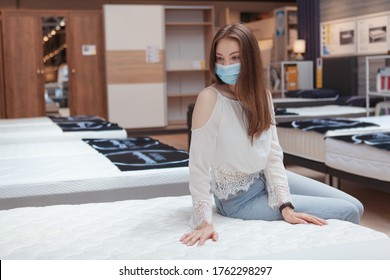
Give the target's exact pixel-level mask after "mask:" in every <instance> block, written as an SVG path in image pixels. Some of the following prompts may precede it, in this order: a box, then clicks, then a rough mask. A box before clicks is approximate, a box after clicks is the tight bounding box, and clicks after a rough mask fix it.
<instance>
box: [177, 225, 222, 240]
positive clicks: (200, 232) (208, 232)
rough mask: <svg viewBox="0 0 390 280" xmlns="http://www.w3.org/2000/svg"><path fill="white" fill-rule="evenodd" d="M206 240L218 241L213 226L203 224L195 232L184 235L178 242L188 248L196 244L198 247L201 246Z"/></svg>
mask: <svg viewBox="0 0 390 280" xmlns="http://www.w3.org/2000/svg"><path fill="white" fill-rule="evenodd" d="M207 239H212V240H213V241H217V240H218V233H217V232H216V231H215V230H214V226H213V225H212V224H209V223H206V222H205V223H203V224H201V225H200V226H198V228H197V229H196V230H193V231H191V232H188V233H186V234H184V235H183V236H182V237H181V238H180V242H181V243H183V244H186V245H188V246H192V245H194V244H196V243H198V246H202V245H203V244H204V243H205V242H206V240H207Z"/></svg>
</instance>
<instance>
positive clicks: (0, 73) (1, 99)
mask: <svg viewBox="0 0 390 280" xmlns="http://www.w3.org/2000/svg"><path fill="white" fill-rule="evenodd" d="M2 47H3V42H2V36H1V20H0V118H5V91H4V63H3V48H2Z"/></svg>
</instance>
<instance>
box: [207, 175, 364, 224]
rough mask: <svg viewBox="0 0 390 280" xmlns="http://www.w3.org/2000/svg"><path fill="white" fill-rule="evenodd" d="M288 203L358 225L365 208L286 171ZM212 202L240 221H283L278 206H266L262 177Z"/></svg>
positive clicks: (299, 208)
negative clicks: (234, 193) (238, 190)
mask: <svg viewBox="0 0 390 280" xmlns="http://www.w3.org/2000/svg"><path fill="white" fill-rule="evenodd" d="M287 174H288V182H289V186H290V192H291V200H292V201H291V202H292V203H293V205H294V207H295V211H296V212H304V213H308V214H311V215H315V216H317V217H320V218H323V219H338V220H345V221H349V222H352V223H355V224H359V221H360V217H361V216H362V214H363V211H364V208H363V205H362V203H361V202H360V201H359V200H357V199H356V198H354V197H352V196H350V195H349V194H347V193H344V192H342V191H340V190H338V189H335V188H333V187H330V186H328V185H326V184H323V183H320V182H318V181H316V180H313V179H310V178H307V177H304V176H301V175H298V174H295V173H292V172H289V171H288V172H287ZM214 199H215V204H216V207H217V210H218V213H220V214H221V215H223V216H227V217H232V218H239V219H243V220H265V221H274V220H282V219H283V217H282V215H281V213H280V212H279V210H278V209H276V210H274V209H272V208H270V207H269V206H268V193H267V189H266V187H265V179H264V177H262V176H260V178H259V179H257V180H255V181H254V182H253V184H252V185H251V186H250V187H249V189H248V191H245V192H242V193H239V194H236V195H234V196H233V197H230V198H228V199H218V198H217V197H215V196H214Z"/></svg>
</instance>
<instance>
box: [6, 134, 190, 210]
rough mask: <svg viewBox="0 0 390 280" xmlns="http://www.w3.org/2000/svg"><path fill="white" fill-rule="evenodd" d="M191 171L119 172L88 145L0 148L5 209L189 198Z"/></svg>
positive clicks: (35, 144)
mask: <svg viewBox="0 0 390 280" xmlns="http://www.w3.org/2000/svg"><path fill="white" fill-rule="evenodd" d="M188 180H189V179H188V168H187V167H177V168H163V169H151V170H137V171H120V170H119V169H118V168H117V167H116V166H115V165H114V164H113V163H112V162H111V161H110V160H109V159H108V158H107V157H105V156H104V155H103V154H101V153H99V152H97V151H96V150H95V149H94V148H92V147H91V146H90V145H88V144H86V143H85V142H84V141H81V140H75V141H56V142H41V143H40V142H33V143H17V144H3V145H0V209H9V208H15V207H22V206H45V205H52V204H77V203H90V202H101V201H114V200H124V199H134V198H137V199H139V198H150V197H157V196H167V195H184V194H188V193H189V190H188Z"/></svg>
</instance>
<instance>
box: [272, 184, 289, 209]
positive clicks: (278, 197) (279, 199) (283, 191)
mask: <svg viewBox="0 0 390 280" xmlns="http://www.w3.org/2000/svg"><path fill="white" fill-rule="evenodd" d="M267 192H268V205H269V206H270V207H271V208H272V209H278V208H279V206H280V205H282V204H283V203H285V202H290V201H291V198H290V190H289V188H288V187H286V186H278V185H277V186H274V187H273V188H270V187H267Z"/></svg>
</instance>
